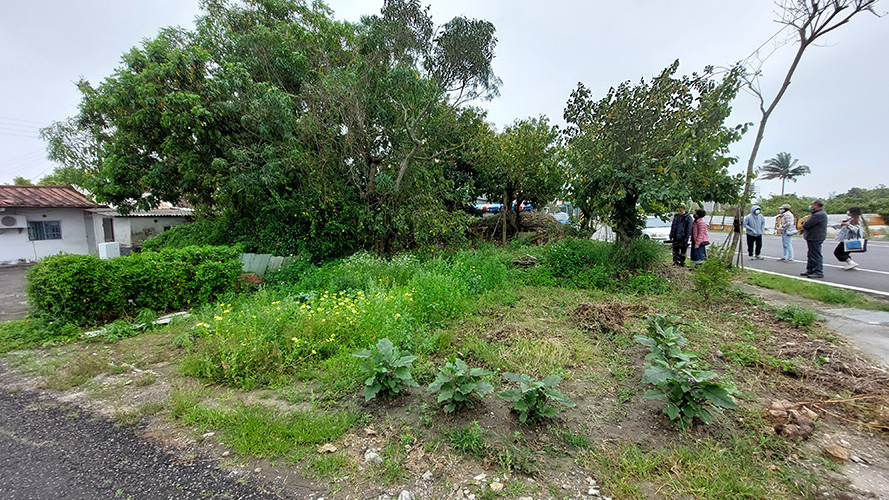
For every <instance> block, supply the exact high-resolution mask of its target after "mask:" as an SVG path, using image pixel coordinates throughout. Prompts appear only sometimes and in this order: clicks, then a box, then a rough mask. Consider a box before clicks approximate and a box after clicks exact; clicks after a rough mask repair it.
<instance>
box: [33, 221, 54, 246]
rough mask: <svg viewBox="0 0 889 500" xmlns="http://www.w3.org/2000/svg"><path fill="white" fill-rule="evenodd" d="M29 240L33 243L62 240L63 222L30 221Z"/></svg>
mask: <svg viewBox="0 0 889 500" xmlns="http://www.w3.org/2000/svg"><path fill="white" fill-rule="evenodd" d="M28 239H29V240H31V241H36V240H60V239H62V223H61V221H57V220H41V221H28Z"/></svg>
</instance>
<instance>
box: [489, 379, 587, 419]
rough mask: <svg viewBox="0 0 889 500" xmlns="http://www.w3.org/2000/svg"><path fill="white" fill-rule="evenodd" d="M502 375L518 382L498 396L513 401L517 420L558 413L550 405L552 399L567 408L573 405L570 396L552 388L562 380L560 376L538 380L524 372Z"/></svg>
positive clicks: (540, 417)
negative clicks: (514, 386) (515, 387)
mask: <svg viewBox="0 0 889 500" xmlns="http://www.w3.org/2000/svg"><path fill="white" fill-rule="evenodd" d="M503 376H504V377H506V379H507V380H510V381H512V382H516V383H518V384H519V388H518V389H507V390H505V391H502V392H500V393H499V394H498V396H500V397H501V398H503V399H505V400H507V401H509V402H511V403H514V405H513V409H514V410H515V411H517V412H519V421H520V422H522V423H526V422H536V421H538V420H540V419H542V418H544V417H547V418H548V417H552V416H553V415H555V414H556V413H558V410H557V409H556V407H554V406H551V405H550V403H551V402H553V401H554V402H556V403H559V404H561V405H563V406H567V407H569V408H571V407H573V406H575V403H574V401H572V400H571V398H569V397H568V396H566V395H564V394H562V393H561V392H559V391H557V390H556V389H553V387H555V386H556V385H558V384H559V382H561V381H562V377H560V376H558V375H550V376H548V377H546V378H545V379H543V380H541V381H539V382H538V381H535V380H533V379H532V378H531V377H529V376H528V375H525V374H524V373H504V374H503Z"/></svg>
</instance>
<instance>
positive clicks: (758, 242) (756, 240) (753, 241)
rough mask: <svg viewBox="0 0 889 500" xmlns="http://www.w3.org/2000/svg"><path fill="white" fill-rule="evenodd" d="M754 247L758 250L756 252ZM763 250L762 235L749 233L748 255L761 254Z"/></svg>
mask: <svg viewBox="0 0 889 500" xmlns="http://www.w3.org/2000/svg"><path fill="white" fill-rule="evenodd" d="M754 247H755V250H756V252H755V253H754ZM760 252H762V235H759V236H751V235H749V234H748V235H747V255H749V256H751V257H753V256H754V255H759V254H760Z"/></svg>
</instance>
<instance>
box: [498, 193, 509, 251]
mask: <svg viewBox="0 0 889 500" xmlns="http://www.w3.org/2000/svg"><path fill="white" fill-rule="evenodd" d="M508 206H509V205H507V204H506V191H503V209H502V210H500V211H501V212H503V246H506V216H507V215H509V211H508V210H507V207H508Z"/></svg>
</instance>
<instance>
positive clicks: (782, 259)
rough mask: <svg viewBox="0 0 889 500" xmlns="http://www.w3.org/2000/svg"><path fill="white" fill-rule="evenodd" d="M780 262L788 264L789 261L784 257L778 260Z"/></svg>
mask: <svg viewBox="0 0 889 500" xmlns="http://www.w3.org/2000/svg"><path fill="white" fill-rule="evenodd" d="M778 262H787V259H785V258H783V257H782V258H780V259H778Z"/></svg>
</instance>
